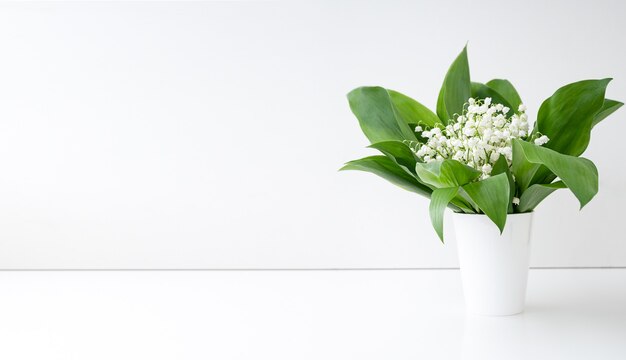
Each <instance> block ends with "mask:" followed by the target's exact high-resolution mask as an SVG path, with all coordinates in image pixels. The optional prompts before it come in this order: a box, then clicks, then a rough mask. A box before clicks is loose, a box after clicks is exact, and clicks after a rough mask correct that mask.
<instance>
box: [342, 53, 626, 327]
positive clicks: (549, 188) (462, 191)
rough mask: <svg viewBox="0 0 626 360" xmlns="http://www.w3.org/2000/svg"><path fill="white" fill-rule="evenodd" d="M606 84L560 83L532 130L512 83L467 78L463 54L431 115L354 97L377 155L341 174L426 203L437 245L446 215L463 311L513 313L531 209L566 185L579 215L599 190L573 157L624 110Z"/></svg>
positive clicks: (376, 95) (388, 95)
mask: <svg viewBox="0 0 626 360" xmlns="http://www.w3.org/2000/svg"><path fill="white" fill-rule="evenodd" d="M610 80H611V79H599V80H583V81H579V82H575V83H571V84H568V85H565V86H563V87H561V88H560V89H558V90H557V91H556V92H555V93H554V94H553V95H552V96H551V97H549V98H548V99H546V100H545V101H544V102H543V103H542V105H541V107H540V108H539V112H538V114H537V117H536V120H535V122H534V125H531V122H530V119H529V118H528V115H527V114H526V106H524V105H523V103H522V100H521V98H520V96H519V94H518V93H517V91H516V90H515V88H514V87H513V85H512V84H511V83H510V82H509V81H507V80H503V79H495V80H491V81H488V82H486V83H479V82H472V81H471V80H470V71H469V65H468V60H467V48H464V49H463V51H462V52H461V53H460V54H459V56H458V57H457V58H456V60H455V61H454V62H453V63H452V65H451V66H450V69H449V70H448V73H447V74H446V76H445V79H444V81H443V86H442V87H441V90H440V91H439V97H438V100H437V109H436V111H435V112H433V111H431V110H429V109H428V108H426V107H425V106H424V105H422V104H420V103H419V102H417V101H415V100H413V99H411V98H409V97H408V96H406V95H403V94H401V93H399V92H397V91H393V90H389V89H385V88H382V87H360V88H357V89H355V90H353V91H351V92H350V93H349V94H348V100H349V104H350V108H351V109H352V112H353V113H354V115H355V116H356V117H357V119H358V120H359V124H360V126H361V129H362V130H363V133H364V134H365V136H366V137H367V138H368V139H369V141H370V143H371V145H370V146H369V147H370V148H373V149H376V150H378V151H380V152H381V153H382V155H375V156H369V157H365V158H363V159H359V160H354V161H350V162H348V163H346V164H345V166H344V167H343V168H341V170H362V171H367V172H371V173H374V174H376V175H378V176H381V177H383V178H385V179H386V180H388V181H390V182H391V183H393V184H395V185H398V186H400V187H402V188H404V189H406V190H408V191H411V192H414V193H417V194H419V195H422V196H425V197H428V198H430V207H429V211H430V218H431V222H432V225H433V227H434V229H435V231H436V233H437V235H438V236H439V238H440V239H441V241H442V242H443V239H444V237H443V218H444V211H445V209H446V207H447V208H450V209H452V210H453V212H454V215H453V221H454V227H455V232H456V238H457V243H458V249H459V263H460V267H461V276H462V280H463V290H464V295H465V300H466V305H467V308H468V310H469V311H470V312H473V313H478V314H485V315H509V314H515V313H519V312H521V311H523V308H524V299H525V294H526V280H527V274H528V261H529V240H530V227H531V222H532V216H533V209H534V208H535V207H536V206H537V205H538V204H539V203H540V202H541V201H542V200H543V199H545V198H546V197H547V196H548V195H550V194H551V193H552V192H554V191H555V190H557V189H563V188H568V189H570V190H571V191H572V193H573V194H574V195H575V196H576V198H577V199H578V200H579V202H580V206H581V208H582V207H583V206H585V204H587V203H588V202H589V201H590V200H591V199H592V198H593V197H594V196H595V195H596V193H597V192H598V172H597V169H596V167H595V166H594V164H593V163H592V162H591V161H590V160H588V159H585V158H582V157H580V155H581V154H582V153H583V152H584V151H585V149H586V148H587V145H588V144H589V139H590V133H591V131H592V129H593V128H594V127H595V126H596V125H597V124H598V123H599V122H601V121H602V120H604V119H605V118H606V117H607V116H609V115H610V114H612V113H613V112H614V111H616V110H617V109H618V108H619V107H621V106H622V105H623V104H622V103H621V102H618V101H615V100H610V99H606V98H605V90H606V87H607V85H608V84H609V82H610Z"/></svg>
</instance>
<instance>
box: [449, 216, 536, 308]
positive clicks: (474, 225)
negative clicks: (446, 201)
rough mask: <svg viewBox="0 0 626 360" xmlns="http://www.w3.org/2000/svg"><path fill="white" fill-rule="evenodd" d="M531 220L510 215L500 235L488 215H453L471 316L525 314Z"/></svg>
mask: <svg viewBox="0 0 626 360" xmlns="http://www.w3.org/2000/svg"><path fill="white" fill-rule="evenodd" d="M532 216H533V214H532V213H524V214H509V215H508V217H507V220H506V226H505V227H504V231H503V232H502V234H500V230H498V228H497V227H496V225H495V224H494V223H493V222H492V221H491V220H490V219H489V218H488V217H487V216H486V215H474V214H460V213H454V217H453V221H454V229H455V232H456V241H457V246H458V252H459V264H460V266H461V278H462V280H463V294H464V296H465V304H466V307H467V310H468V312H470V313H474V314H479V315H492V316H501V315H513V314H517V313H520V312H522V311H523V310H524V301H525V299H526V280H527V278H528V260H529V256H530V227H531V223H532Z"/></svg>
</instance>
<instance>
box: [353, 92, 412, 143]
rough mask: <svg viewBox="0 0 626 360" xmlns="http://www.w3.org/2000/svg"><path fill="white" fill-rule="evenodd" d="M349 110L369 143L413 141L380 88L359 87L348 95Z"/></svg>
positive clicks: (393, 106)
mask: <svg viewBox="0 0 626 360" xmlns="http://www.w3.org/2000/svg"><path fill="white" fill-rule="evenodd" d="M348 102H349V103H350V109H352V112H353V113H354V115H355V116H356V117H357V119H358V120H359V124H360V125H361V129H362V130H363V133H364V134H365V136H367V138H368V139H369V140H370V142H371V143H377V142H381V141H388V140H400V141H402V140H412V141H415V140H417V138H416V137H415V133H414V132H413V129H411V128H410V127H409V125H408V124H407V122H406V121H405V120H404V119H403V118H402V117H401V114H400V113H399V112H398V110H397V109H396V107H395V105H394V104H393V102H392V101H391V97H390V96H389V92H388V91H387V90H386V89H384V88H382V87H360V88H357V89H354V90H352V91H351V92H350V93H349V94H348Z"/></svg>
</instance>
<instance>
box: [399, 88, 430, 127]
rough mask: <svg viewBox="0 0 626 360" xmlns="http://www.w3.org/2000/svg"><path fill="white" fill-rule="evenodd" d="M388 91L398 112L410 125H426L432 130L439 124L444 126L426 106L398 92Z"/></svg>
mask: <svg viewBox="0 0 626 360" xmlns="http://www.w3.org/2000/svg"><path fill="white" fill-rule="evenodd" d="M387 91H388V92H389V96H390V97H391V101H392V102H393V104H394V106H395V108H396V112H397V113H398V114H399V115H400V117H401V118H402V119H404V121H405V122H407V123H408V124H424V125H426V126H428V127H431V128H432V127H434V126H435V125H437V124H442V122H441V120H439V118H438V117H437V115H436V114H435V113H434V112H432V111H430V109H428V108H427V107H426V106H424V105H422V104H420V103H419V102H417V101H415V100H413V99H411V98H410V97H408V96H406V95H403V94H401V93H399V92H397V91H394V90H387Z"/></svg>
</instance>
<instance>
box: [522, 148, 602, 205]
mask: <svg viewBox="0 0 626 360" xmlns="http://www.w3.org/2000/svg"><path fill="white" fill-rule="evenodd" d="M539 165H544V166H545V167H546V168H547V169H548V170H550V171H551V172H552V173H554V175H556V176H558V177H559V178H560V179H561V181H563V183H565V186H567V187H568V188H569V189H570V190H571V191H572V192H573V193H574V196H576V198H577V199H578V201H579V202H580V207H581V208H582V207H583V206H585V205H586V204H587V203H588V202H589V201H590V200H591V199H592V198H593V197H594V196H595V195H596V194H597V193H598V170H597V169H596V166H595V165H594V164H593V163H592V162H591V161H590V160H588V159H585V158H580V157H576V156H570V155H563V154H561V153H558V152H556V151H554V150H551V149H548V148H545V147H541V146H537V145H535V144H531V143H529V142H526V141H521V140H518V139H513V173H514V174H515V178H516V181H517V182H518V184H519V185H520V189H521V192H522V196H523V195H524V192H525V191H528V190H527V189H528V187H529V186H530V185H532V184H531V182H530V181H531V179H532V178H533V174H534V172H536V171H537V169H539Z"/></svg>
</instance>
